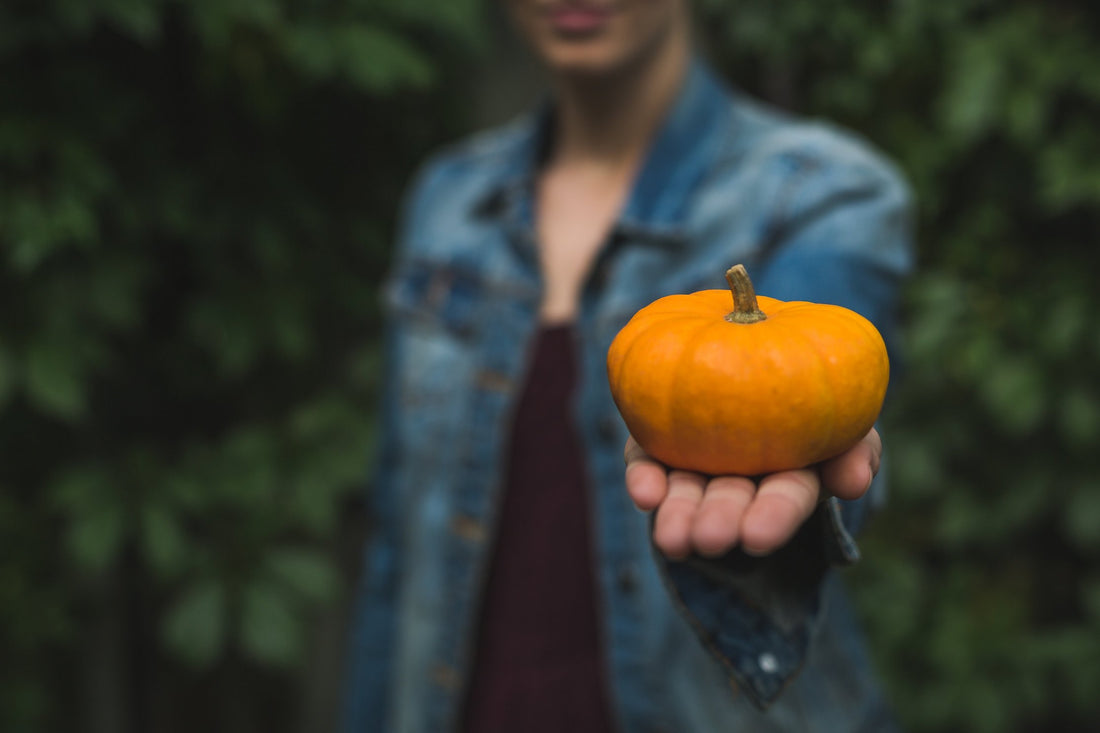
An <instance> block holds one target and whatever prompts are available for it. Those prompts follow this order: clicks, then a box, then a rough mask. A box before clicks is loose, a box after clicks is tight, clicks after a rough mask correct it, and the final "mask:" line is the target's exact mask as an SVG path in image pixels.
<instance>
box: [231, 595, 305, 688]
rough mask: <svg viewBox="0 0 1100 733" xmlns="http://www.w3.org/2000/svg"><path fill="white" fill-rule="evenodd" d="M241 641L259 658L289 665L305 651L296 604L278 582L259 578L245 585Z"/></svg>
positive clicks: (272, 663)
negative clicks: (295, 610)
mask: <svg viewBox="0 0 1100 733" xmlns="http://www.w3.org/2000/svg"><path fill="white" fill-rule="evenodd" d="M243 603H244V606H243V614H242V618H241V644H242V645H243V647H244V650H245V651H246V652H247V653H248V654H249V655H250V656H252V657H253V658H254V659H256V660H257V661H259V662H262V663H264V664H269V665H272V666H275V667H289V666H291V665H293V664H294V663H295V662H297V661H298V659H299V658H300V656H301V654H302V651H303V646H304V644H303V642H304V639H303V629H302V624H301V621H300V620H299V619H298V617H297V615H296V614H295V612H294V608H293V605H292V603H291V601H290V599H289V598H288V596H287V594H286V593H284V592H283V591H282V590H281V589H279V588H278V587H277V586H273V585H270V584H269V583H266V582H262V581H257V582H254V583H252V584H251V585H249V586H248V587H247V588H246V589H245V593H244V598H243Z"/></svg>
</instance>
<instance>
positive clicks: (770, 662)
mask: <svg viewBox="0 0 1100 733" xmlns="http://www.w3.org/2000/svg"><path fill="white" fill-rule="evenodd" d="M756 661H757V663H758V664H759V665H760V671H762V672H764V673H765V674H775V673H776V672H778V671H779V660H778V659H776V658H775V655H774V654H772V653H771V652H764V653H763V654H761V655H760V657H759V659H757V660H756Z"/></svg>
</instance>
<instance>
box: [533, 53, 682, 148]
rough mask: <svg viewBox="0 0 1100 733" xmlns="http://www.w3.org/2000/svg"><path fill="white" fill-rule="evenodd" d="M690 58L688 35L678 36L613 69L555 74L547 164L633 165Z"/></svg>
mask: <svg viewBox="0 0 1100 733" xmlns="http://www.w3.org/2000/svg"><path fill="white" fill-rule="evenodd" d="M689 57H690V54H689V50H688V44H687V39H686V38H679V37H674V38H673V39H671V41H670V43H668V44H666V46H665V48H663V49H661V51H660V52H659V53H657V54H652V55H651V56H649V57H647V58H646V59H645V60H644V61H643V62H639V63H637V64H634V65H630V66H628V67H626V68H623V69H620V70H617V71H616V72H615V73H612V74H607V75H605V76H600V77H598V78H596V77H584V76H570V77H560V78H557V79H555V80H554V81H553V85H554V92H555V99H556V107H555V123H556V124H555V138H554V143H553V147H552V150H551V152H550V159H549V160H548V161H547V163H548V165H549V166H558V165H565V166H570V165H576V164H585V165H592V166H599V167H606V168H611V169H616V168H617V169H633V168H635V167H636V166H637V164H638V163H639V162H640V160H641V158H642V156H643V155H644V153H645V151H646V149H647V148H648V146H649V143H650V141H651V139H652V136H653V134H654V132H655V130H656V129H657V127H658V126H659V125H660V122H661V120H662V119H663V117H664V115H665V113H666V112H667V110H668V108H669V107H670V106H671V104H672V102H673V100H674V98H675V97H676V94H677V92H678V90H679V88H680V85H681V83H682V81H683V78H684V76H685V75H686V73H687V66H688V62H689Z"/></svg>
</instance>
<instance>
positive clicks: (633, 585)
mask: <svg viewBox="0 0 1100 733" xmlns="http://www.w3.org/2000/svg"><path fill="white" fill-rule="evenodd" d="M615 580H616V582H617V584H618V586H619V590H620V591H621V592H622V593H625V594H627V595H629V594H631V593H633V592H634V591H636V590H638V574H637V573H636V572H634V568H629V567H628V568H622V569H621V570H620V571H619V575H618V577H617V578H616V579H615Z"/></svg>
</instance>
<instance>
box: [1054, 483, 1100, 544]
mask: <svg viewBox="0 0 1100 733" xmlns="http://www.w3.org/2000/svg"><path fill="white" fill-rule="evenodd" d="M1062 519H1063V524H1064V526H1065V530H1066V535H1067V537H1068V538H1069V539H1070V540H1072V541H1073V542H1074V544H1075V545H1077V547H1079V548H1081V549H1084V550H1093V551H1095V550H1100V483H1097V482H1096V481H1095V480H1094V481H1091V482H1086V483H1082V484H1080V485H1078V486H1076V487H1074V491H1073V493H1072V494H1071V495H1070V497H1069V499H1068V500H1067V501H1066V504H1065V509H1064V511H1063V513H1062Z"/></svg>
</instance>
